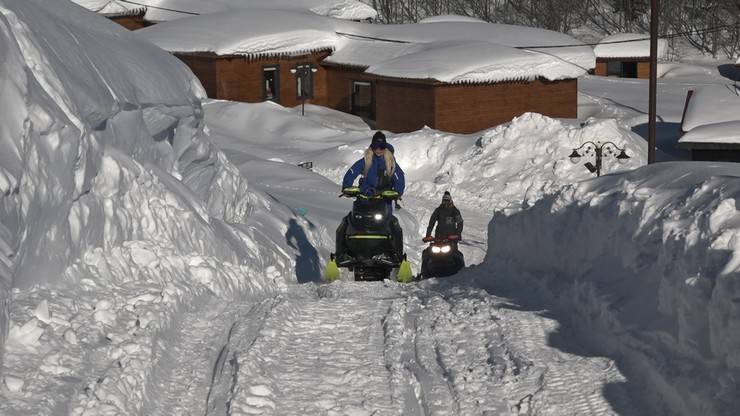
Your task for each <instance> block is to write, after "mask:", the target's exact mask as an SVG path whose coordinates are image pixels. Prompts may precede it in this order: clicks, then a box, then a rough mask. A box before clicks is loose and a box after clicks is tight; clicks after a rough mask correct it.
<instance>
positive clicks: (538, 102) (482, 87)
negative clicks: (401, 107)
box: [433, 79, 578, 133]
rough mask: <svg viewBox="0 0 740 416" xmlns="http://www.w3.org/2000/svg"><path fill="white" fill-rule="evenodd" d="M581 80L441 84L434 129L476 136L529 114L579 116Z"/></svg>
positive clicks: (436, 89)
mask: <svg viewBox="0 0 740 416" xmlns="http://www.w3.org/2000/svg"><path fill="white" fill-rule="evenodd" d="M577 101H578V80H577V79H568V80H562V81H547V80H542V79H538V80H535V81H529V82H526V81H522V82H501V83H496V84H463V85H445V84H441V85H437V86H436V87H435V99H434V103H435V117H434V119H435V123H434V125H433V126H434V128H436V129H439V130H443V131H449V132H455V133H474V132H476V131H480V130H483V129H486V128H489V127H493V126H496V125H498V124H502V123H506V122H508V121H511V119H513V118H514V117H518V116H520V115H522V114H524V113H527V112H535V113H540V114H543V115H546V116H548V117H557V118H577V117H578V106H577Z"/></svg>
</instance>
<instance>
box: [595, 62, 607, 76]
mask: <svg viewBox="0 0 740 416" xmlns="http://www.w3.org/2000/svg"><path fill="white" fill-rule="evenodd" d="M606 74H607V72H606V62H596V68H594V75H598V76H601V77H605V76H606Z"/></svg>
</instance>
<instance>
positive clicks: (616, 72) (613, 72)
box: [606, 61, 622, 77]
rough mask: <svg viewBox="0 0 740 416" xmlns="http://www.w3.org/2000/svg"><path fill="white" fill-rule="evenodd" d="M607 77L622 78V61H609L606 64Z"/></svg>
mask: <svg viewBox="0 0 740 416" xmlns="http://www.w3.org/2000/svg"><path fill="white" fill-rule="evenodd" d="M606 75H607V76H609V77H621V76H622V61H609V62H607V63H606Z"/></svg>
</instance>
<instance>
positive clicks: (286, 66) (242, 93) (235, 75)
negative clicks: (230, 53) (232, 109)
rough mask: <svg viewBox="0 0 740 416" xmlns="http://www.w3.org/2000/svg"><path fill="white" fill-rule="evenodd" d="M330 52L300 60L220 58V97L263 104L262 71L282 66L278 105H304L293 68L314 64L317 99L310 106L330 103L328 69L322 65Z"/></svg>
mask: <svg viewBox="0 0 740 416" xmlns="http://www.w3.org/2000/svg"><path fill="white" fill-rule="evenodd" d="M327 55H328V53H326V52H324V53H320V54H319V53H317V54H313V55H305V56H299V57H283V58H265V59H257V60H254V59H248V58H246V57H226V58H219V59H218V60H217V63H216V84H217V85H216V87H217V88H216V98H219V99H222V100H232V101H244V102H250V103H254V102H261V101H262V68H263V67H265V66H273V65H277V66H279V84H280V96H279V99H278V100H277V102H278V103H280V104H281V105H283V106H285V107H294V106H296V105H298V104H300V103H301V101H300V100H299V99H298V91H297V86H296V77H295V75H293V74H291V73H290V69H291V68H294V67H295V66H296V65H299V64H303V63H310V64H312V65H313V66H314V67H316V68H317V69H318V71H317V72H316V73H314V74H313V83H314V89H313V92H314V98H313V99H308V100H306V103H313V104H318V105H325V104H326V101H327V99H326V97H327V89H326V85H327V83H326V70H325V69H324V68H323V67H321V66H320V65H319V63H320V62H321V60H322V59H324V58H325V57H326V56H327Z"/></svg>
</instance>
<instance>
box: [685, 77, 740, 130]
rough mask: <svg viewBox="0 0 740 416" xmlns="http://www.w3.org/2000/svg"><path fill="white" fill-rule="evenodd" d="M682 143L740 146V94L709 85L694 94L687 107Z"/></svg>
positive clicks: (734, 90)
mask: <svg viewBox="0 0 740 416" xmlns="http://www.w3.org/2000/svg"><path fill="white" fill-rule="evenodd" d="M681 129H682V130H683V131H685V132H686V133H685V134H684V135H683V136H681V138H680V139H679V141H678V142H679V143H702V144H708V143H722V144H740V91H738V90H737V89H736V88H735V87H733V86H731V85H707V86H704V87H701V88H699V89H697V90H696V91H694V93H693V95H692V96H691V100H689V104H688V106H687V107H686V114H685V115H684V119H683V124H682V125H681Z"/></svg>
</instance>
